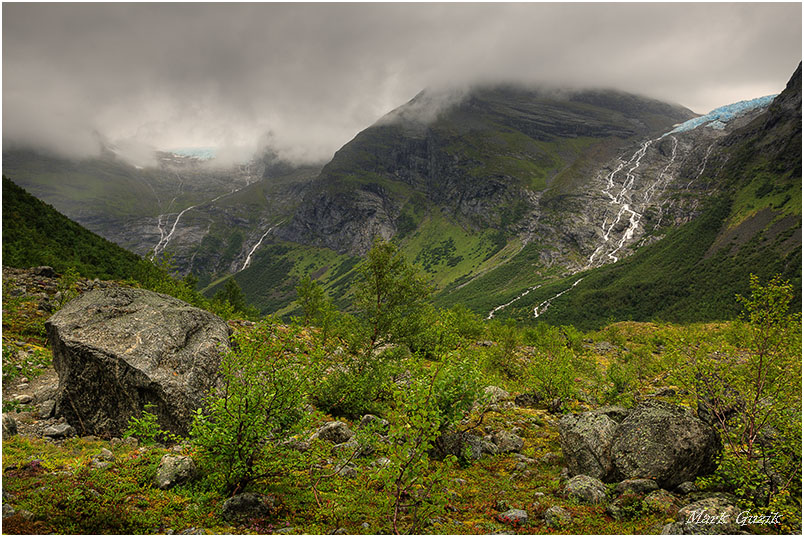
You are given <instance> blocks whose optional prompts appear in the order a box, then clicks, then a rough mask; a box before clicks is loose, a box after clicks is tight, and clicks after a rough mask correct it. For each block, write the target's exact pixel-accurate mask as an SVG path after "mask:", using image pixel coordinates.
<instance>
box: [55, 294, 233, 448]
mask: <svg viewBox="0 0 804 537" xmlns="http://www.w3.org/2000/svg"><path fill="white" fill-rule="evenodd" d="M45 327H46V329H47V333H48V339H49V340H50V341H51V343H52V346H53V365H54V368H55V369H56V372H57V373H58V375H59V389H58V395H57V397H56V413H57V414H58V415H63V416H65V417H66V418H67V419H68V420H69V421H70V422H71V423H78V424H81V426H82V428H83V429H84V431H83V434H95V435H98V436H105V435H120V433H121V432H122V431H124V430H125V429H126V427H127V424H128V420H129V418H130V417H131V416H139V415H140V413H141V411H142V409H143V408H144V406H145V404H146V403H152V404H154V405H155V409H154V413H155V414H156V415H157V416H158V418H159V425H160V426H161V427H162V428H164V429H167V430H169V431H172V432H174V433H178V434H182V435H186V434H187V432H188V430H189V427H190V424H191V423H192V420H193V416H194V413H195V410H196V409H198V408H201V407H202V406H203V400H204V396H205V394H206V393H207V392H208V391H209V389H210V388H211V387H213V385H214V384H215V382H216V380H217V378H218V366H219V364H220V358H221V353H222V352H223V351H225V350H226V349H227V348H228V346H229V333H230V330H229V326H228V325H227V324H226V323H225V322H224V321H223V320H222V319H220V318H219V317H217V316H215V315H213V314H211V313H209V312H207V311H204V310H201V309H198V308H194V307H192V306H190V305H189V304H187V303H185V302H182V301H181V300H178V299H175V298H173V297H170V296H167V295H163V294H159V293H153V292H151V291H146V290H144V289H130V288H116V287H114V288H105V289H95V290H93V291H90V292H87V293H85V294H83V295H81V296H80V297H78V298H76V299H75V300H73V301H71V302H69V303H68V304H67V305H66V306H64V307H63V308H62V309H61V310H59V311H58V312H57V313H56V314H55V315H53V317H51V318H50V319H49V320H48V321H47V322H46V323H45Z"/></svg>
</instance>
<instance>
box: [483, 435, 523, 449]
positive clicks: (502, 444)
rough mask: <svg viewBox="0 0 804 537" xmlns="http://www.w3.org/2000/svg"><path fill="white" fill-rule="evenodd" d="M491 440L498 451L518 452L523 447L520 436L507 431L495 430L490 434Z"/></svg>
mask: <svg viewBox="0 0 804 537" xmlns="http://www.w3.org/2000/svg"><path fill="white" fill-rule="evenodd" d="M491 441H492V442H493V443H494V445H495V446H497V451H498V452H499V453H519V452H520V451H522V448H523V447H525V440H524V439H523V438H522V437H520V436H517V435H515V434H514V433H510V432H508V431H496V432H495V433H494V434H492V435H491Z"/></svg>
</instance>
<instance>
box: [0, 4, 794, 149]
mask: <svg viewBox="0 0 804 537" xmlns="http://www.w3.org/2000/svg"><path fill="white" fill-rule="evenodd" d="M801 46H802V41H801V4H800V3H787V4H770V3H758V4H745V3H743V4H724V3H721V4H689V3H673V4H657V3H646V4H634V3H629V4H566V3H564V4H539V3H532V4H500V3H492V4H243V5H239V4H193V3H189V4H187V3H185V4H31V3H20V4H15V3H4V4H3V144H4V147H9V146H10V144H12V143H29V144H37V145H40V146H46V147H48V148H51V149H57V150H59V151H61V152H62V153H69V154H75V155H88V154H91V153H93V152H95V151H97V148H98V142H97V135H96V134H95V133H99V134H100V135H101V136H102V137H104V138H106V139H109V140H115V141H118V142H121V143H123V142H125V143H126V144H127V145H129V146H137V145H140V144H149V145H151V146H154V147H156V148H160V149H168V148H178V147H200V146H213V147H221V148H230V149H233V148H239V150H241V151H253V150H254V149H255V148H256V147H257V146H258V144H261V143H264V142H265V141H266V140H270V143H271V144H273V145H274V146H275V147H276V148H277V149H278V150H279V151H280V153H281V154H283V155H285V156H287V157H290V158H296V159H328V158H329V157H331V156H332V153H333V152H334V151H336V150H337V149H338V148H339V147H340V146H342V145H343V144H345V143H346V142H348V141H349V140H350V139H351V138H352V137H353V136H354V135H355V134H356V133H357V132H359V131H360V130H362V129H364V128H365V127H367V126H368V125H370V124H372V123H374V122H375V121H376V120H377V119H378V118H380V117H381V116H382V115H384V114H386V113H387V112H389V111H390V110H392V109H393V108H395V107H397V106H399V105H401V104H403V103H405V102H406V101H408V100H410V99H411V98H412V97H413V96H414V95H416V94H417V93H418V92H419V91H420V90H422V89H423V88H426V87H440V86H443V85H457V86H463V85H466V84H471V83H473V82H478V81H494V80H504V81H522V82H532V83H534V82H535V83H547V84H555V85H562V86H563V85H567V86H573V87H614V88H618V89H622V90H626V91H630V92H633V93H639V94H642V95H646V96H650V97H655V98H658V99H662V100H666V101H669V102H676V103H680V104H682V105H684V106H687V107H688V108H691V109H692V110H693V111H695V112H699V113H704V112H707V111H709V110H710V109H712V108H715V107H717V106H720V105H723V104H728V103H731V102H734V101H738V100H741V99H749V98H753V97H759V96H762V95H768V94H771V93H778V92H780V91H781V90H782V89H783V88H784V85H785V83H786V82H787V80H788V78H789V77H790V75H791V74H792V73H793V70H794V69H795V67H796V65H797V64H798V62H799V61H800V60H801V50H802V49H801Z"/></svg>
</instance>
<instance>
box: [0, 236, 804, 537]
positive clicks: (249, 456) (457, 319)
mask: <svg viewBox="0 0 804 537" xmlns="http://www.w3.org/2000/svg"><path fill="white" fill-rule="evenodd" d="M156 269H157V270H158V271H159V272H158V273H159V274H163V275H165V277H164V279H162V280H150V281H149V280H147V279H146V280H145V281H142V280H139V282H140V284H141V285H145V286H147V287H151V288H156V289H158V290H160V291H163V292H167V293H170V294H174V295H177V296H179V297H180V298H185V299H188V298H190V299H192V298H193V297H194V296H197V295H193V294H192V291H191V287H192V286H191V283H192V282H189V283H188V282H186V281H177V280H172V279H170V278H169V277H167V274H169V267H166V266H162V267H157V268H156ZM356 273H357V274H358V275H359V276H358V277H357V278H356V281H355V282H354V291H353V294H352V295H351V302H350V304H349V307H347V308H343V309H341V308H338V307H336V305H335V304H334V303H333V302H332V300H331V299H330V297H329V296H328V294H327V292H326V291H325V290H324V289H323V288H322V287H321V286H320V285H319V284H318V283H317V282H316V281H315V279H313V278H310V277H308V278H305V279H303V280H302V282H301V283H300V285H299V286H298V288H297V297H298V298H297V300H298V304H299V309H298V310H297V311H299V313H300V315H299V316H298V317H295V318H294V319H293V320H292V321H291V322H285V321H280V320H278V319H276V318H271V317H268V318H263V319H261V320H257V319H254V320H255V321H256V322H249V321H242V320H238V321H236V322H231V323H230V325H231V326H232V327H233V328H234V335H233V342H234V344H233V345H232V348H231V350H229V351H228V352H227V353H226V354H225V355H224V357H223V359H222V361H221V365H220V370H219V373H220V375H221V380H222V382H221V383H219V384H218V385H217V386H216V387H215V388H213V389H212V390H211V391H210V392H209V393H208V394H207V397H206V399H205V401H206V402H205V406H204V408H201V409H199V410H198V413H197V415H196V416H195V419H194V423H193V426H192V428H191V431H190V433H189V435H187V436H186V437H181V436H178V435H176V434H175V433H174V432H172V431H167V430H163V429H162V427H161V426H160V424H159V421H158V419H157V417H156V414H154V412H156V410H155V409H154V408H143V409H142V412H141V413H140V414H139V415H132V416H131V419H130V422H129V428H128V433H127V435H128V436H130V437H132V438H133V439H136V442H135V441H133V440H132V441H128V440H124V441H113V442H112V443H111V444H110V443H109V441H108V439H100V438H94V437H83V438H70V439H67V440H59V441H56V442H53V441H50V440H43V439H41V438H31V437H28V436H21V435H16V436H5V437H4V442H3V476H4V493H8V496H7V497H5V498H4V503H11V504H13V506H14V509H16V512H15V513H14V514H12V515H11V516H9V517H7V518H5V519H4V529H5V531H6V532H7V533H50V532H55V533H106V532H114V533H164V532H168V531H169V530H170V531H177V532H178V531H183V530H194V531H198V530H201V531H206V532H215V533H251V532H257V533H279V532H281V533H313V534H317V533H332V532H333V531H339V532H340V533H351V534H361V533H371V534H377V533H418V534H421V533H447V534H463V533H483V534H490V533H495V532H499V531H506V532H515V533H547V532H556V531H558V532H561V533H575V534H581V533H593V534H594V533H612V532H615V533H650V532H655V531H659V530H660V529H661V527H662V526H663V525H664V524H666V523H668V522H672V521H673V520H675V516H676V513H677V512H678V509H679V507H680V506H681V505H686V504H688V503H691V502H692V501H694V500H699V499H701V498H705V497H707V496H717V497H718V498H721V499H722V498H727V499H728V501H730V502H733V504H734V505H736V506H738V507H739V509H740V510H750V511H751V512H752V513H754V514H769V515H770V514H773V513H778V514H779V517H778V520H779V522H778V523H774V524H758V525H752V526H745V527H743V528H742V529H743V530H749V531H752V532H760V533H789V532H798V531H800V528H801V504H800V497H801V483H802V477H801V466H800V460H801V346H800V345H801V343H800V342H801V319H800V315H798V314H794V313H791V310H790V305H791V301H792V300H793V296H794V291H793V289H792V286H791V285H790V284H789V283H788V282H786V281H784V280H782V279H781V278H773V279H770V280H760V279H759V278H756V277H754V278H752V279H751V281H750V282H749V288H750V293H747V294H745V295H744V296H740V297H737V298H735V301H736V302H737V303H738V304H739V305H740V306H741V308H742V311H743V314H742V317H741V318H740V319H739V320H736V321H730V322H721V323H708V324H690V325H673V324H655V323H635V322H620V323H613V324H610V325H608V326H606V327H604V328H602V329H600V330H596V331H591V332H586V333H584V332H581V331H579V330H577V329H575V328H573V327H571V326H550V325H548V324H545V323H539V324H536V325H531V326H522V325H517V324H515V323H513V322H511V321H508V322H500V321H496V320H492V321H486V320H483V319H481V318H480V317H479V316H477V315H476V314H474V313H472V312H470V311H469V310H467V309H466V308H464V307H461V306H455V307H453V308H451V309H441V308H437V307H436V306H434V305H433V304H432V302H431V293H432V289H431V288H430V286H429V285H428V284H427V283H426V280H425V279H424V278H423V277H422V275H421V274H420V273H419V272H418V271H417V270H416V269H414V268H413V267H412V265H410V263H408V262H407V261H406V260H405V258H404V256H403V255H402V254H401V253H400V252H399V251H398V250H397V248H396V247H395V246H393V245H392V244H389V243H385V242H382V241H378V242H375V244H374V247H373V249H372V250H371V252H369V254H368V255H367V256H366V257H365V259H364V260H363V261H362V262H361V263H360V264H359V265H358V266H357V271H356ZM231 281H232V282H233V280H231ZM58 282H59V283H58V288H59V289H60V290H62V291H64V293H69V292H70V290H73V292H72V294H71V295H70V296H74V295H75V294H78V293H80V292H82V289H83V287H82V285H84V283H85V282H86V280H85V279H81V278H79V277H78V276H77V273H76V272H74V271H67V272H65V273H64V274H63V275H62V276H61V277H60V279H59V280H58ZM155 282H156V283H155ZM158 282H162V283H158ZM4 284H5V286H6V288H5V289H4V293H3V312H4V315H3V340H4V341H3V350H4V352H3V380H4V385H6V383H7V382H9V383H10V382H12V381H15V380H17V379H18V378H19V376H20V375H22V374H24V375H26V376H29V377H31V378H33V377H34V375H35V374H36V373H37V372H39V371H47V370H48V360H47V357H48V356H49V355H50V351H49V350H47V346H46V342H45V340H44V330H43V329H42V323H43V322H44V319H45V318H46V317H47V315H46V314H45V313H43V312H42V311H40V310H39V309H37V307H36V304H37V302H36V301H37V300H38V299H37V298H36V297H31V296H28V295H27V294H22V295H18V296H11V293H10V290H11V289H12V288H13V287H14V286H15V285H19V283H18V282H16V281H15V280H14V278H13V277H6V278H4ZM54 291H55V288H54ZM64 293H63V294H62V296H65V294H64ZM238 297H239V295H238V292H237V289H236V286H235V285H234V284H227V286H226V288H225V291H224V293H222V294H221V296H220V297H219V299H218V302H217V304H218V306H217V308H218V311H222V312H223V313H224V314H225V315H227V316H229V317H234V318H239V319H242V318H243V315H242V312H243V311H244V309H243V308H242V307H238V305H239V304H240V302H239V300H240V298H238ZM65 300H67V298H65ZM196 303H198V304H201V305H203V306H206V307H210V306H211V305H213V304H215V301H213V302H196ZM57 307H58V305H55V306H54V308H57ZM235 308H237V309H239V310H240V312H241V313H240V314H238V313H237V312H236V311H235ZM214 309H215V308H214V307H213V310H214ZM246 309H247V306H246ZM29 350H35V352H28V351H29ZM37 353H38V354H37ZM40 354H42V355H44V356H45V359H42V360H40V361H38V362H37V361H35V360H34V358H35V357H36V356H39V355H40ZM652 400H661V401H664V402H666V403H671V404H673V405H680V406H681V407H682V408H688V409H690V410H689V412H691V413H692V414H694V415H697V416H698V417H700V418H701V420H704V421H705V422H706V423H709V424H711V425H712V426H713V427H714V428H715V430H716V431H717V432H718V435H719V438H720V439H721V442H722V449H721V450H720V451H719V455H718V457H717V461H716V465H715V467H714V468H713V472H710V473H706V474H702V475H700V476H698V478H697V480H696V481H695V483H694V488H695V489H696V490H697V492H687V493H684V492H681V491H679V490H675V489H674V490H673V491H672V493H671V492H666V495H665V496H664V497H661V498H664V499H663V500H662V499H661V498H660V497H659V496H656V495H655V494H653V495H651V496H644V495H642V496H640V495H634V494H631V495H630V496H627V497H626V496H622V495H620V496H617V494H619V493H618V492H615V490H614V485H613V484H612V485H609V487H608V489H606V490H604V492H603V494H604V496H605V495H608V496H610V497H611V498H615V500H614V502H612V503H610V504H609V505H607V503H606V502H604V503H596V502H591V503H590V502H587V501H584V500H583V499H581V497H579V496H577V495H575V494H574V493H572V492H568V490H569V489H568V486H569V485H568V482H567V481H566V479H567V477H568V476H567V475H566V474H562V472H561V469H562V467H563V466H564V465H565V464H567V457H568V455H567V454H565V453H563V451H562V442H561V441H560V438H559V437H560V435H559V428H560V427H559V419H560V418H561V416H565V415H569V414H572V413H578V412H583V411H587V410H594V409H598V408H600V407H602V406H604V405H620V406H622V407H623V408H624V409H630V408H633V407H635V406H637V405H639V404H641V403H644V402H645V401H652ZM30 410H32V409H31V408H29V407H26V406H25V404H23V403H13V402H12V401H4V411H10V412H9V416H12V417H13V416H16V417H18V418H19V420H20V423H21V424H24V423H25V419H26V418H25V416H26V414H25V412H26V411H30ZM4 427H5V422H4ZM516 439H518V440H519V441H520V442H521V443H517V440H516ZM137 444H139V446H138V445H137ZM103 450H107V451H109V455H105V456H106V457H107V459H104V460H108V461H109V462H111V464H110V465H105V463H103V462H102V460H101V459H99V457H100V455H99V453H103V452H104V451H103ZM109 456H110V457H111V458H108V457H109ZM165 456H170V457H175V458H176V459H182V460H183V459H184V458H190V459H192V460H193V461H194V465H196V466H197V469H196V470H195V472H194V473H193V474H192V477H189V478H187V479H186V480H181V481H179V482H178V483H177V484H175V485H174V486H172V488H168V489H165V488H161V487H160V486H157V485H155V484H154V475H155V474H156V473H157V471H158V469H159V468H161V467H162V466H163V464H164V460H165V459H164V457H165ZM249 493H250V494H251V496H248V494H249ZM243 498H247V499H248V500H244V499H243ZM623 498H625V499H623ZM657 498H659V499H657ZM668 498H669V499H668ZM234 499H239V501H241V502H246V501H251V502H252V504H253V505H252V509H251V510H248V509H246V510H245V511H240V512H238V511H237V510H236V508H235V507H233V505H234V504H232V503H231V501H232V500H234ZM724 501H725V500H724ZM613 505H615V506H617V507H616V508H615V507H612V506H613ZM255 506H256V507H255ZM517 510H522V511H523V512H525V513H526V517H525V518H524V519H522V518H520V515H519V514H518V511H517ZM559 512H565V513H566V514H567V515H568V518H562V517H561V516H557V515H556V513H559ZM4 516H5V515H4ZM562 516H563V515H562Z"/></svg>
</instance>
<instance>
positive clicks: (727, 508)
mask: <svg viewBox="0 0 804 537" xmlns="http://www.w3.org/2000/svg"><path fill="white" fill-rule="evenodd" d="M739 513H740V510H739V509H738V508H737V507H735V506H734V504H732V503H731V502H729V501H728V500H726V499H724V498H705V499H703V500H699V501H697V502H694V503H691V504H688V505H686V506H684V507H682V508H681V509H680V510H679V511H678V515H677V516H676V521H675V522H672V523H670V524H666V525H665V526H664V527H663V528H662V535H734V534H736V533H737V532H739V531H740V526H739V525H738V524H737V522H736V519H737V515H739Z"/></svg>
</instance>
